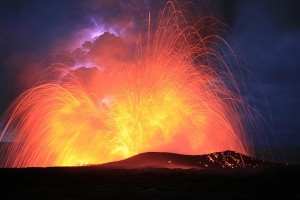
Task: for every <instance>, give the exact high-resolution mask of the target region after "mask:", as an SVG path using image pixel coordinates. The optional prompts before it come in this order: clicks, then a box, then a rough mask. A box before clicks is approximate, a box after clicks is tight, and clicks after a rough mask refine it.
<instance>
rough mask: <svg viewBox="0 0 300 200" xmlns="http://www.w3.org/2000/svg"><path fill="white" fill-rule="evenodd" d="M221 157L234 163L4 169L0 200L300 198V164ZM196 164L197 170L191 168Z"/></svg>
mask: <svg viewBox="0 0 300 200" xmlns="http://www.w3.org/2000/svg"><path fill="white" fill-rule="evenodd" d="M219 154H220V155H221V154H223V155H225V157H228V158H226V159H227V160H226V159H225V161H226V162H229V161H231V163H229V164H224V163H225V161H224V162H222V160H221V159H220V160H218V159H216V160H215V161H214V162H212V161H211V160H210V159H209V158H208V155H202V156H185V155H178V154H169V153H144V154H140V155H137V156H135V157H132V158H129V159H127V160H124V161H120V162H114V163H108V164H104V165H95V166H85V167H51V168H26V169H0V180H1V181H0V188H1V189H0V199H233V198H238V199H275V198H276V199H278V198H283V199H291V198H293V199H297V198H298V199H299V198H300V191H299V182H300V172H299V171H300V166H299V165H292V166H290V165H278V164H274V163H266V162H262V161H259V160H256V159H253V158H250V157H246V156H244V155H240V154H238V153H236V152H231V151H226V152H219V153H215V156H216V157H218V158H221V157H220V156H219ZM209 155H210V156H212V155H211V154H209ZM237 156H239V157H240V158H243V160H244V164H241V165H243V166H237V167H234V168H232V166H233V163H240V160H239V159H237V158H236V157H237ZM201 159H202V160H201ZM199 162H202V163H201V164H200V166H198V165H199ZM205 162H206V163H205ZM160 163H161V164H165V163H167V164H166V166H171V167H169V168H161V167H163V166H160ZM176 163H177V164H176ZM195 163H196V166H198V167H195V166H194V167H192V168H191V166H190V165H192V164H195ZM209 163H211V165H208V164H209ZM216 163H218V164H216ZM128 164H130V165H131V166H134V167H129V166H128ZM172 164H173V165H172ZM177 165H178V166H182V169H178V168H177V167H178V166H177ZM205 165H208V166H207V167H205ZM249 165H250V166H249ZM188 166H190V167H188ZM203 166H204V167H203ZM222 166H225V167H224V168H223V167H222ZM226 166H227V167H226ZM229 166H230V167H229ZM235 166H236V165H235ZM254 166H256V167H255V168H254Z"/></svg>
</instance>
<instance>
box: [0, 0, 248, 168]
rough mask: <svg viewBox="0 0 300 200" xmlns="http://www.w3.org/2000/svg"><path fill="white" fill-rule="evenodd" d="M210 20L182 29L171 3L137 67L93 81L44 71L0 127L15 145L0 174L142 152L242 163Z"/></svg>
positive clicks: (244, 148) (239, 104) (100, 74)
mask: <svg viewBox="0 0 300 200" xmlns="http://www.w3.org/2000/svg"><path fill="white" fill-rule="evenodd" d="M166 16H168V17H166ZM210 20H213V19H210V18H209V19H208V18H205V19H202V20H200V21H198V22H197V23H196V24H194V25H193V26H190V25H188V23H187V22H186V20H185V18H184V17H183V15H182V13H180V12H178V11H176V9H175V8H174V5H173V4H171V3H169V4H168V6H167V7H166V9H165V11H164V12H163V15H162V20H161V21H160V24H159V26H158V29H157V31H156V33H155V35H154V36H153V37H150V36H149V35H148V36H147V38H148V39H147V40H146V41H145V43H147V45H146V44H144V43H143V42H140V43H139V44H138V47H137V49H139V50H138V51H137V52H138V53H136V58H137V59H136V60H135V62H128V63H123V64H122V65H121V66H114V69H109V70H102V71H97V70H94V71H93V73H92V76H91V75H90V74H91V73H90V72H89V73H87V72H85V71H84V70H82V71H78V70H76V71H72V70H66V69H53V68H51V69H49V71H50V74H51V75H49V74H47V77H45V78H44V79H43V81H42V82H39V83H37V84H36V86H35V87H32V88H31V89H29V90H27V91H25V92H24V93H23V94H22V95H20V96H19V97H18V98H17V99H16V100H15V102H14V103H13V104H12V105H11V107H10V108H9V109H8V111H7V113H6V115H5V116H4V118H3V121H2V123H3V124H4V125H5V126H4V129H3V131H2V133H1V136H0V139H1V140H2V141H3V140H4V138H10V140H13V141H14V142H13V143H10V144H7V145H6V146H5V148H4V150H3V151H2V152H0V153H1V156H2V157H0V158H1V159H4V158H5V162H4V163H3V167H28V166H73V165H84V164H95V163H103V162H108V161H114V160H118V159H123V158H127V157H130V156H133V155H135V154H138V153H141V152H147V151H167V152H174V153H182V154H204V153H210V152H214V151H223V150H228V149H230V150H234V151H237V152H240V153H244V154H250V153H251V152H250V150H249V148H248V145H247V143H248V142H249V141H248V139H247V138H246V136H245V134H244V129H243V126H242V124H243V123H242V122H243V121H241V120H240V117H239V112H240V111H241V110H243V112H245V113H244V115H247V114H248V113H247V107H246V108H243V106H245V105H244V104H243V101H242V98H241V97H240V95H239V94H238V88H237V86H236V83H235V82H234V80H233V78H232V74H231V73H230V70H229V68H228V66H227V65H226V64H225V62H224V61H223V59H222V56H220V55H219V54H218V53H217V51H216V50H215V49H213V48H212V47H210V46H211V45H212V44H214V43H216V42H223V44H226V43H225V42H224V41H223V39H222V38H220V37H218V36H217V35H213V34H205V32H206V31H205V30H206V29H207V22H208V21H210ZM214 22H215V21H214ZM201 33H202V34H201ZM149 38H152V39H149ZM110 63H116V62H110ZM216 68H218V69H216ZM49 77H50V78H49ZM225 80H226V83H225ZM228 84H229V85H230V88H231V89H230V90H229V89H228ZM232 88H233V89H232ZM248 112H249V111H248ZM4 155H5V156H4Z"/></svg>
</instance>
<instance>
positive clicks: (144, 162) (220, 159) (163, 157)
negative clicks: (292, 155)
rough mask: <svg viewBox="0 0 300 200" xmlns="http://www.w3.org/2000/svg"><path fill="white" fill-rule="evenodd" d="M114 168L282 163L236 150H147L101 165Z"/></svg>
mask: <svg viewBox="0 0 300 200" xmlns="http://www.w3.org/2000/svg"><path fill="white" fill-rule="evenodd" d="M99 166H101V167H112V168H128V169H130V168H171V169H172V168H182V169H190V168H196V169H206V168H208V169H209V168H213V169H214V168H224V169H226V168H228V169H229V168H230V169H231V168H263V167H273V166H274V167H275V166H280V164H276V163H271V162H265V161H262V160H258V159H255V158H252V157H250V156H246V155H244V154H241V153H238V152H235V151H223V152H215V153H210V154H205V155H182V154H176V153H166V152H146V153H141V154H138V155H135V156H132V157H130V158H127V159H124V160H121V161H116V162H110V163H105V164H101V165H99Z"/></svg>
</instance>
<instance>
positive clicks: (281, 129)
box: [0, 0, 300, 148]
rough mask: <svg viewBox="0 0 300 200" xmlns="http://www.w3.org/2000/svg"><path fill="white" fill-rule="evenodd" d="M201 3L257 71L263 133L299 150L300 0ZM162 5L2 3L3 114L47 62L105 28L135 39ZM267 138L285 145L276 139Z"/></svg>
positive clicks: (249, 80)
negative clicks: (217, 20) (269, 133)
mask: <svg viewBox="0 0 300 200" xmlns="http://www.w3.org/2000/svg"><path fill="white" fill-rule="evenodd" d="M194 3H195V6H196V7H198V9H199V10H200V11H203V12H204V13H205V14H210V15H213V16H215V17H217V18H219V19H220V20H221V21H222V22H224V23H226V24H227V25H228V26H229V27H230V30H231V31H230V37H231V38H233V39H234V41H235V44H232V45H234V46H235V47H236V50H237V52H238V55H239V56H240V57H243V61H244V62H243V63H244V65H245V66H246V67H247V68H249V70H250V71H251V73H248V74H247V73H246V74H245V77H244V81H245V86H246V88H247V90H248V92H247V95H248V96H247V98H248V99H249V101H250V104H251V105H253V106H254V107H255V108H256V109H257V110H258V111H259V112H260V114H261V115H262V118H263V119H264V120H265V121H266V122H265V127H267V126H270V129H269V128H262V129H264V130H262V131H265V132H268V131H272V132H273V133H272V134H274V135H275V136H276V139H277V140H278V142H279V144H280V145H281V146H283V147H296V148H299V147H300V117H299V116H298V113H300V91H299V90H300V12H299V8H300V1H297V0H285V1H279V0H269V1H267V0H252V1H246V0H236V1H235V0H215V1H212V0H206V1H201V2H199V1H194ZM161 5H163V3H161V1H158V0H157V1H154V0H153V1H151V0H145V1H143V0H119V1H118V0H86V1H81V0H42V1H40V0H26V1H24V0H0V114H1V115H2V114H3V112H4V111H5V109H6V108H7V106H8V105H9V103H10V102H11V101H12V100H13V99H14V98H15V97H16V96H17V95H18V94H20V92H21V91H22V90H23V89H24V88H25V87H26V81H28V80H27V79H28V76H30V75H31V74H34V73H36V72H37V71H38V70H40V69H41V68H42V67H43V65H41V64H40V63H41V61H42V60H43V59H45V58H46V57H47V56H49V55H52V54H53V53H56V52H59V51H62V50H70V49H72V48H73V49H74V48H75V47H76V45H79V44H80V42H83V41H85V40H86V39H87V38H85V36H86V37H90V36H91V34H92V33H93V31H94V32H95V30H98V29H99V31H100V32H101V31H103V30H106V31H110V32H112V33H114V34H127V35H130V34H131V35H132V34H134V32H135V31H137V30H139V29H141V28H143V26H145V20H144V19H145V14H147V12H148V11H151V12H153V16H155V14H157V12H158V10H159V8H160V6H161ZM205 14H204V15H205ZM124 27H127V28H124ZM128 27H129V28H128ZM78 41H80V42H78ZM230 41H231V40H230ZM76 42H78V44H77V43H76ZM271 118H272V120H271ZM268 140H269V141H270V143H271V145H272V146H276V145H278V143H277V142H276V141H275V139H274V137H270V138H268Z"/></svg>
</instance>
